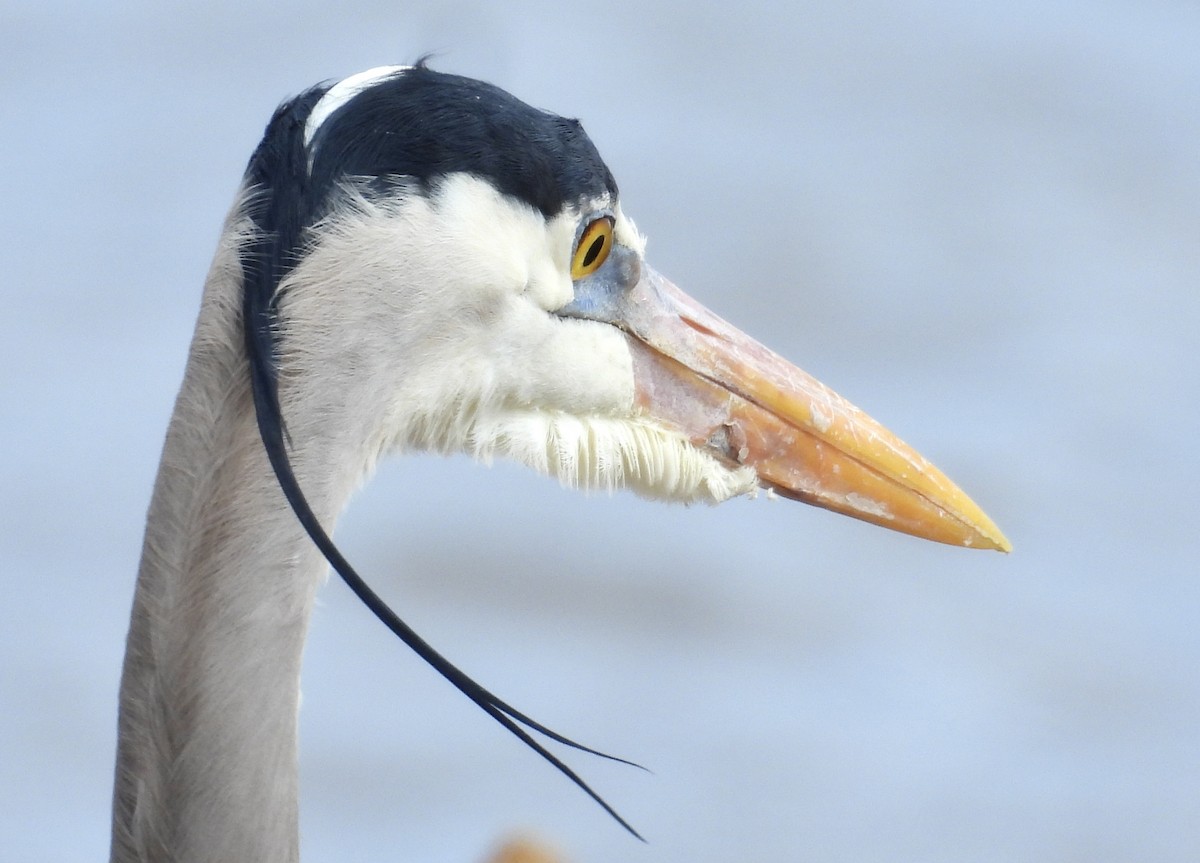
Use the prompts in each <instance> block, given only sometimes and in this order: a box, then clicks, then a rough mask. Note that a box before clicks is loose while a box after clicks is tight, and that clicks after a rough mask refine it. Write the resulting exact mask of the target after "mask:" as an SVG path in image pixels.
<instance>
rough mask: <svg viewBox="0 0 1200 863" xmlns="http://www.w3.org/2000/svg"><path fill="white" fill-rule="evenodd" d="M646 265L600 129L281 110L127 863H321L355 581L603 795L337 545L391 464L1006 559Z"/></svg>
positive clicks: (844, 413) (127, 826)
mask: <svg viewBox="0 0 1200 863" xmlns="http://www.w3.org/2000/svg"><path fill="white" fill-rule="evenodd" d="M643 248H644V243H643V239H642V238H641V236H640V235H639V234H638V232H637V230H636V229H635V228H634V225H633V223H632V222H631V221H630V220H629V219H628V218H627V217H626V216H625V215H624V213H623V212H622V210H621V206H620V202H619V200H618V196H617V186H616V183H615V182H614V181H613V177H612V175H611V173H610V172H609V170H608V168H607V167H606V166H605V164H604V162H603V161H602V160H601V159H600V156H599V154H598V153H597V152H596V149H595V147H594V146H593V145H592V142H591V141H590V140H589V139H588V137H587V136H586V135H585V133H584V132H583V129H582V127H581V126H580V125H579V123H578V122H577V121H575V120H569V119H564V118H562V117H558V116H556V115H553V114H550V113H546V112H543V111H538V110H535V109H533V108H530V107H529V106H527V105H525V104H524V103H522V102H520V101H518V100H517V99H515V98H513V97H512V96H510V95H509V94H507V93H505V92H504V91H502V90H499V89H497V88H496V87H493V86H490V85H488V84H485V83H481V82H479V81H474V80H470V79H466V78H461V77H457V76H452V75H446V74H441V73H438V72H435V71H432V70H430V69H428V68H426V67H425V66H424V64H418V65H417V66H414V67H386V68H379V69H372V70H370V71H368V72H364V73H361V74H358V75H354V76H352V77H350V78H347V79H345V80H342V81H340V82H338V83H335V84H332V85H328V84H326V85H321V86H318V87H315V88H313V89H311V90H308V91H307V92H305V93H303V94H302V95H300V96H298V97H296V98H295V99H292V100H291V101H288V102H286V103H285V104H284V105H283V106H281V107H280V108H279V109H278V111H277V112H276V113H275V115H274V117H273V118H272V120H271V122H270V124H269V126H268V127H267V130H266V134H265V136H264V138H263V140H262V143H261V144H260V145H259V147H258V149H257V150H256V152H255V153H254V156H253V157H252V159H251V160H250V164H249V166H248V168H247V170H246V175H245V179H244V183H243V185H242V188H241V191H240V194H239V195H238V197H237V200H236V202H235V203H234V206H233V209H232V212H231V213H230V215H229V217H228V220H227V222H226V224H225V229H224V232H223V234H222V235H221V239H220V242H219V245H218V248H217V252H216V258H215V260H214V262H213V265H212V269H211V271H210V273H209V276H208V279H207V282H206V284H205V288H204V296H203V300H202V303H201V309H200V316H199V320H198V322H197V324H196V331H195V335H194V338H193V341H192V346H191V351H190V354H189V357H188V362H187V370H186V373H185V376H184V380H183V385H182V389H181V391H180V393H179V396H178V400H177V402H176V405H175V412H174V415H173V416H172V419H171V423H170V428H169V430H168V432H167V438H166V444H165V446H164V450H163V455H162V463H161V466H160V469H159V474H158V479H157V481H156V484H155V488H154V496H153V500H152V502H151V505H150V510H149V515H148V522H147V527H146V537H145V545H144V550H143V556H142V562H141V567H140V570H139V573H138V581H137V591H136V595H135V598H134V604H133V613H132V621H131V625H130V631H129V638H128V644H127V652H126V657H125V666H124V674H123V678H122V683H121V712H120V732H119V734H120V739H119V746H118V754H117V768H116V787H115V793H114V814H113V841H112V859H113V860H114V861H122V863H124V861H135V860H136V861H168V860H169V861H175V863H195V861H245V863H250V861H255V863H262V861H286V860H295V859H296V858H297V857H298V831H297V764H296V721H297V704H298V697H299V678H300V657H301V651H302V646H303V642H304V638H305V632H306V628H307V625H308V620H309V614H310V611H311V608H312V603H313V598H314V594H315V591H316V588H317V585H318V582H319V581H320V579H321V577H322V575H323V574H324V572H325V571H326V568H327V566H328V565H329V564H332V566H333V568H334V569H335V570H336V571H337V572H338V573H339V574H340V575H341V576H342V577H343V578H344V579H345V580H346V581H347V583H348V584H350V586H351V587H352V588H353V589H354V590H355V592H356V593H357V594H358V595H359V596H360V598H362V599H363V600H364V601H365V602H367V604H368V605H369V606H370V607H371V608H372V610H373V611H374V612H375V613H376V614H377V615H378V616H379V617H380V618H381V619H382V620H384V622H385V623H387V624H388V626H390V627H391V628H392V630H393V631H394V632H396V634H397V635H399V636H400V637H401V638H402V639H403V640H404V641H405V643H407V644H408V645H409V646H411V647H412V648H414V649H415V650H416V651H417V652H418V653H419V654H420V655H421V656H422V657H423V658H424V659H426V660H427V661H428V662H430V663H431V664H432V665H433V666H434V667H435V668H436V669H437V670H438V671H439V672H440V673H441V674H443V675H444V676H445V677H446V678H447V679H449V680H450V682H451V683H453V684H454V685H455V686H457V687H458V688H459V689H461V690H462V691H463V692H464V693H465V694H467V695H468V696H469V697H470V698H471V699H472V700H473V701H475V703H476V704H478V705H479V706H480V707H482V708H483V709H484V710H486V711H487V712H488V713H489V714H490V715H491V716H492V717H493V718H495V719H497V720H498V721H500V722H501V723H503V724H504V725H505V726H506V727H508V728H509V729H510V730H511V731H513V732H514V733H516V734H517V735H519V736H521V737H522V739H524V740H525V741H526V742H527V743H529V744H530V745H531V746H533V747H534V748H536V749H538V751H539V752H541V753H542V754H543V755H544V756H545V757H547V758H548V759H550V760H552V761H553V762H554V763H555V764H556V765H557V766H558V768H559V769H560V770H562V771H563V772H564V773H566V774H567V775H568V776H570V777H571V778H572V779H573V780H574V781H576V782H577V784H579V785H580V786H581V787H582V788H584V790H586V791H588V793H592V792H591V791H590V789H588V788H587V786H586V785H585V784H584V783H583V782H582V780H580V779H579V778H578V777H577V776H576V775H575V774H574V773H572V772H571V771H570V770H569V768H567V767H566V765H564V764H563V763H562V762H561V761H559V760H557V759H556V758H555V757H554V756H553V755H551V754H550V753H548V752H547V751H546V750H545V749H544V748H543V747H542V746H541V745H540V744H538V743H537V742H536V741H534V740H533V738H532V737H531V736H530V734H531V733H543V734H549V735H550V736H551V737H552V738H554V739H560V738H558V737H557V736H556V735H554V734H553V733H552V732H549V731H548V729H545V728H543V727H542V726H540V725H538V724H536V723H535V722H533V721H532V720H530V719H529V718H528V717H526V716H524V715H523V714H521V713H519V712H518V711H516V710H514V709H513V708H512V707H510V706H509V705H507V704H505V703H504V702H502V701H500V700H499V699H498V698H496V697H495V696H494V695H492V694H491V693H489V692H488V691H487V690H485V689H483V688H482V687H480V686H479V685H478V684H476V683H475V682H474V681H472V680H471V679H470V678H468V677H467V676H466V675H464V674H463V673H462V672H460V671H459V670H458V669H456V668H455V667H454V666H453V665H451V664H450V663H449V662H447V661H446V660H445V659H444V658H443V657H441V656H440V655H439V654H437V653H436V652H435V651H434V650H433V649H432V648H431V647H430V646H429V645H428V644H427V643H425V642H424V641H422V640H421V639H420V638H419V637H418V636H417V635H416V633H414V632H413V631H412V630H411V629H409V628H408V627H407V626H406V625H405V624H404V623H403V622H402V621H401V620H400V619H399V618H398V617H396V616H395V615H394V614H393V613H392V612H391V611H390V610H389V609H388V608H387V607H386V606H385V605H384V604H383V603H382V602H381V601H380V600H379V599H378V597H376V596H375V595H374V594H373V593H371V592H370V589H369V588H367V587H366V585H365V584H364V583H363V582H362V581H361V579H359V578H358V576H357V574H356V573H355V572H354V570H353V569H352V568H351V567H350V565H349V564H348V563H347V562H346V561H345V559H344V558H343V557H342V556H341V555H340V554H339V552H338V550H337V549H336V547H335V546H334V545H333V543H332V542H331V541H330V539H329V535H328V534H329V531H330V530H331V529H332V525H333V524H334V522H335V521H336V519H337V516H338V514H339V512H340V511H341V509H342V507H343V505H344V504H345V502H346V500H347V499H348V497H349V496H350V494H351V492H352V490H353V489H354V488H355V486H357V485H358V484H359V483H361V482H362V481H363V480H364V479H365V478H366V477H367V476H368V474H369V473H370V472H371V470H372V468H373V466H374V464H375V462H376V460H377V459H378V458H380V457H381V456H383V455H385V454H388V453H393V452H405V451H415V450H436V451H439V452H458V451H463V452H467V453H470V454H472V455H474V456H476V457H479V458H484V459H488V458H492V457H493V456H506V457H510V458H513V459H516V460H518V461H520V462H523V463H525V464H527V465H529V466H531V467H533V468H534V469H536V470H538V471H541V472H542V473H545V474H549V475H550V476H553V477H556V478H557V479H558V480H559V481H560V482H562V483H564V484H567V485H570V486H581V487H589V488H596V487H599V488H606V489H614V488H619V487H628V488H631V489H633V490H634V491H636V492H638V493H640V494H643V495H647V496H650V497H654V498H659V499H663V500H669V501H696V500H705V501H710V502H717V501H721V500H725V499H727V498H730V497H732V496H735V495H741V494H747V493H753V492H754V491H755V490H756V489H759V488H767V489H772V490H774V491H776V492H778V493H779V494H782V495H785V496H788V497H793V498H797V499H799V500H803V501H806V502H809V503H814V504H816V505H818V506H823V507H827V508H829V509H833V510H836V511H838V512H842V513H846V514H848V515H852V516H855V517H858V518H862V519H865V520H867V521H871V522H874V523H876V524H880V525H883V526H886V527H891V528H895V529H897V530H902V531H906V532H908V533H912V534H916V535H919V536H925V537H928V538H931V539H935V540H939V541H942V542H948V543H955V544H960V545H968V546H976V547H981V548H994V549H1001V550H1007V548H1008V543H1007V540H1005V538H1004V537H1003V535H1002V534H1001V533H1000V531H999V530H998V529H997V528H996V527H995V525H993V524H992V522H991V521H989V520H988V518H987V517H986V516H985V515H984V514H983V512H981V511H980V510H979V508H978V507H976V506H975V505H974V504H973V503H972V502H971V501H970V500H969V499H968V498H967V497H966V496H965V495H964V494H963V493H962V492H961V491H960V490H959V489H958V488H956V487H955V486H954V485H953V484H952V483H951V482H950V481H949V480H948V479H946V478H945V477H944V476H943V475H942V474H941V473H940V472H938V471H937V469H935V468H934V467H933V466H932V465H930V464H929V463H928V462H926V461H925V460H924V459H922V458H921V457H920V456H919V455H917V454H916V453H915V452H914V451H913V450H911V449H910V448H909V447H907V446H906V445H905V444H903V443H902V442H901V441H899V440H898V439H897V438H896V437H895V436H893V435H892V434H891V433H889V432H888V431H886V430H885V429H884V428H882V427H881V426H879V425H878V424H876V423H875V422H874V421H873V420H871V419H870V418H869V417H867V416H866V415H865V414H863V413H862V412H860V411H858V410H857V409H856V408H854V407H852V406H851V405H850V404H848V403H847V402H846V401H844V400H843V399H841V398H840V397H839V396H837V395H836V394H834V393H833V392H832V391H830V390H828V389H827V388H825V387H824V386H822V385H821V384H819V383H818V382H816V381H815V380H814V379H812V378H811V377H809V376H808V375H806V374H804V373H803V372H801V371H800V370H798V369H796V368H795V367H793V366H791V365H790V364H788V363H786V362H785V361H783V360H782V359H780V358H779V357H778V356H776V355H775V354H772V353H770V352H769V351H767V350H766V349H765V348H763V347H761V346H760V345H758V344H756V343H755V342H753V341H751V340H750V339H749V338H748V337H746V336H745V335H743V334H742V333H740V332H738V331H737V330H736V329H734V328H733V327H731V326H729V325H728V324H726V323H725V322H723V321H722V320H720V319H719V318H717V317H716V316H715V315H713V314H712V313H710V312H708V311H707V310H705V309H704V308H702V307H701V306H700V305H698V304H697V303H696V302H694V301H693V300H691V299H690V298H688V297H687V296H686V295H685V294H683V293H682V292H681V291H680V290H679V289H678V288H676V287H675V286H674V285H672V284H671V283H670V282H668V281H667V280H666V279H664V278H663V277H662V276H660V275H659V274H658V273H656V272H655V271H654V270H652V269H651V268H650V267H649V266H648V265H647V264H646V263H645V261H644V259H643ZM564 742H568V741H564ZM593 797H595V795H594V794H593ZM596 799H597V800H598V801H599V798H598V797H596ZM599 802H601V804H602V805H605V804H603V801H599ZM605 808H608V807H607V805H605ZM609 811H610V812H611V811H612V810H611V809H610V810H609ZM613 814H614V815H615V813H613ZM622 823H624V822H622Z"/></svg>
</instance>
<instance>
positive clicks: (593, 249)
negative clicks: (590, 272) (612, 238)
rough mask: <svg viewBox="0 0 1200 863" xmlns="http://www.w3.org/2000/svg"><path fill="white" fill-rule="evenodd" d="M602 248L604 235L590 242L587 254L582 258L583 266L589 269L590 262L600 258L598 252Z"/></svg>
mask: <svg viewBox="0 0 1200 863" xmlns="http://www.w3.org/2000/svg"><path fill="white" fill-rule="evenodd" d="M603 248H604V235H603V234H601V235H600V236H598V237H596V239H594V240H592V244H591V245H590V246H588V250H587V254H586V255H584V256H583V266H585V267H590V266H591V265H592V261H594V260H596V258H598V257H600V250H601V249H603Z"/></svg>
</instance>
